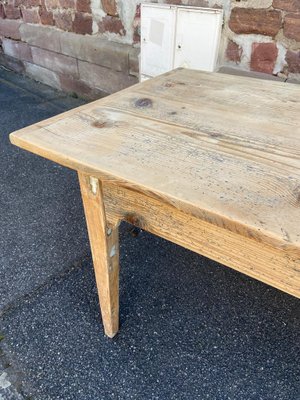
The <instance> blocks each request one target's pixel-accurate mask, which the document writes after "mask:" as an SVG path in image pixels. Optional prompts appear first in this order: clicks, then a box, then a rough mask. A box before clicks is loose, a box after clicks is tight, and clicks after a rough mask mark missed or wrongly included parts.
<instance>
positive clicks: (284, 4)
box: [273, 0, 300, 12]
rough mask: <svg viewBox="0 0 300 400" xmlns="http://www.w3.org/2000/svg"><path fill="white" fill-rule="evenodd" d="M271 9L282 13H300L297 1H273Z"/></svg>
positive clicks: (299, 4)
mask: <svg viewBox="0 0 300 400" xmlns="http://www.w3.org/2000/svg"><path fill="white" fill-rule="evenodd" d="M273 7H274V8H279V9H280V10H283V11H290V12H298V11H300V1H299V0H273Z"/></svg>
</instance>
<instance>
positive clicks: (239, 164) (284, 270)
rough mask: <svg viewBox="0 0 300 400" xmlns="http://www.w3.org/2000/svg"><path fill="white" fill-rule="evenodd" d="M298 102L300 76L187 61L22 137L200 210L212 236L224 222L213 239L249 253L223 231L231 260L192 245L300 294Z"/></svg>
mask: <svg viewBox="0 0 300 400" xmlns="http://www.w3.org/2000/svg"><path fill="white" fill-rule="evenodd" d="M299 102H300V88H299V86H297V85H292V84H289V85H288V84H284V83H279V82H269V81H261V80H256V79H249V78H245V77H237V76H229V75H223V74H210V73H203V72H199V71H191V70H184V69H179V70H176V71H173V72H171V73H167V74H165V75H163V76H160V77H158V78H155V79H154V80H151V81H147V82H144V83H142V84H138V85H135V86H133V87H131V88H128V89H126V90H124V91H122V92H119V93H117V94H115V95H112V96H109V97H107V98H105V99H102V100H98V101H96V102H94V103H91V104H88V105H85V106H82V107H80V108H78V109H76V110H72V111H69V112H67V113H65V114H62V115H60V116H56V117H54V118H51V119H49V120H46V121H43V122H41V123H38V124H36V125H34V126H32V127H28V128H25V129H23V130H21V131H18V132H15V133H13V134H11V141H12V142H13V143H14V144H16V145H18V146H20V147H23V148H25V149H27V150H29V151H32V152H34V153H37V154H39V155H41V156H44V157H46V158H49V159H51V160H53V161H56V162H58V163H61V164H63V165H65V166H68V167H70V168H73V169H75V170H79V171H81V172H84V173H85V174H89V175H92V176H95V177H97V178H99V179H101V180H102V181H103V182H104V183H107V182H110V183H113V184H114V185H116V186H117V187H122V188H123V189H124V190H125V189H126V190H127V189H128V190H130V193H132V191H134V192H136V193H141V194H142V195H146V196H147V197H148V198H149V202H150V203H151V201H153V200H157V201H159V202H160V204H161V207H165V211H166V213H168V212H169V213H170V212H171V211H170V210H173V211H174V212H175V211H178V212H179V214H180V218H181V216H182V214H181V213H185V214H186V215H187V216H186V223H187V224H189V222H190V221H193V224H194V221H195V219H199V220H200V221H201V224H200V225H201V227H202V228H199V229H200V230H201V229H203V234H205V233H207V229H215V236H214V238H215V239H213V240H217V238H219V237H220V235H221V236H222V234H223V235H224V236H226V237H227V236H228V235H229V236H230V235H231V234H232V235H233V236H234V237H235V238H238V239H237V240H238V241H239V243H242V242H243V240H244V243H245V248H241V249H240V252H239V251H237V249H236V248H233V247H232V246H236V245H237V243H238V242H232V241H230V240H229V239H228V240H227V239H226V241H225V240H224V242H223V244H222V246H220V253H222V252H223V254H224V257H223V258H222V257H221V255H220V254H219V255H217V253H218V252H217V250H216V251H215V250H214V251H211V252H210V251H208V250H207V251H206V250H205V245H204V244H203V245H201V246H199V245H198V244H197V246H195V248H194V247H193V246H191V245H187V244H186V247H189V248H191V249H193V250H195V251H199V252H201V253H202V254H205V255H208V256H209V257H211V258H214V259H216V260H218V261H221V262H223V263H224V264H226V265H228V266H232V267H234V268H236V269H239V270H241V271H243V272H245V273H247V274H249V275H251V276H255V277H257V278H258V279H261V280H262V281H264V282H267V283H270V284H272V285H274V286H276V287H278V288H280V289H282V290H285V291H287V292H288V293H291V294H293V295H295V296H300V272H299V269H300V217H299V216H300V113H299ZM104 187H105V184H104ZM132 201H134V202H136V201H137V197H135V198H132ZM150 203H149V204H150ZM126 204H127V205H128V203H127V202H126ZM121 210H122V207H121ZM142 211H143V210H142ZM142 211H139V213H141V212H142ZM146 211H147V210H144V212H145V214H147V213H146ZM122 212H123V211H122ZM122 212H121V211H120V215H122ZM179 214H178V215H179ZM147 215H148V214H147ZM147 218H148V217H147ZM178 218H179V217H178ZM199 223H200V222H199ZM205 224H208V225H205ZM146 226H148V225H147V224H146ZM149 226H151V229H150V230H152V231H153V232H154V233H158V234H162V233H161V232H159V231H158V228H157V224H155V226H156V228H155V229H154V228H152V223H149ZM192 226H194V225H191V227H192ZM191 227H190V229H191ZM208 227H209V228H208ZM175 228H176V227H174V229H175ZM176 229H177V228H176ZM176 229H175V230H176ZM187 229H188V228H187ZM176 232H177V231H176ZM207 234H208V233H207ZM176 235H177V233H176ZM174 236H175V233H174V235H173V233H172V232H170V233H169V235H168V237H167V236H165V237H167V238H168V239H170V240H173V241H176V240H175V239H174ZM229 236H228V237H229ZM204 237H205V236H204ZM230 237H231V236H230ZM206 240H207V245H208V239H207V238H206ZM203 243H205V240H204V242H203ZM225 243H226V244H225ZM181 244H183V245H185V242H184V241H182V243H181ZM248 244H249V246H248ZM215 246H216V249H217V244H216V245H215ZM226 246H228V248H227V251H225V250H226ZM247 246H248V247H247ZM255 249H257V254H256V255H255V254H254V255H253V254H251V255H250V253H251V252H255V251H256V250H255ZM265 250H266V251H269V255H268V256H263V257H262V258H261V260H265V261H264V262H262V261H260V257H259V254H260V252H262V253H263V252H264V251H265ZM225 253H226V255H225ZM238 253H239V255H238ZM279 254H281V255H279ZM241 258H243V259H244V261H243V263H240V265H239V262H238V261H237V259H241ZM247 258H248V259H249V258H251V260H252V261H251V262H250V261H249V268H247V266H246V263H245V260H247ZM255 260H257V264H256V265H257V267H256V272H255V273H253V272H251V268H255V263H256V261H255ZM250 264H251V265H250ZM259 270H261V274H260V273H259Z"/></svg>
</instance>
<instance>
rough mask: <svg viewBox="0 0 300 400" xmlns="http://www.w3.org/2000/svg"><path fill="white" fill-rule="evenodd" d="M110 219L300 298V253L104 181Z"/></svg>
mask: <svg viewBox="0 0 300 400" xmlns="http://www.w3.org/2000/svg"><path fill="white" fill-rule="evenodd" d="M103 198H104V202H105V204H106V212H107V215H108V216H109V218H110V220H112V221H115V223H117V221H120V220H125V221H127V222H129V223H131V224H133V225H135V226H138V227H140V228H142V229H144V230H146V231H148V232H151V233H154V234H155V235H158V236H160V237H163V238H165V239H167V240H170V241H172V242H174V243H177V244H179V245H180V246H183V247H186V248H188V249H190V250H192V251H195V252H196V253H198V254H202V255H204V256H206V257H209V258H212V259H213V260H216V261H218V262H220V263H222V264H224V265H226V266H228V267H231V268H234V269H236V270H238V271H240V272H243V273H244V274H247V275H249V276H251V277H253V278H256V279H258V280H260V281H262V282H265V283H267V284H269V285H272V286H274V287H276V288H278V289H281V290H283V291H285V292H287V293H289V294H291V295H294V296H296V297H300V256H299V254H294V253H293V252H290V251H285V250H279V249H275V248H274V247H272V246H268V245H266V244H264V243H257V242H256V241H254V240H253V239H250V238H245V237H243V236H241V235H238V234H236V233H233V232H230V231H228V230H227V229H224V228H220V227H217V226H215V225H213V224H210V223H208V222H206V221H203V220H201V219H199V218H195V217H193V216H192V215H187V214H186V213H184V212H182V211H180V210H178V209H177V208H176V207H174V206H171V205H169V204H166V203H162V202H161V201H160V200H157V199H155V198H152V197H150V196H149V195H145V194H144V193H138V192H136V191H134V190H131V189H128V188H125V187H122V186H120V185H115V184H114V183H112V182H109V181H107V182H103Z"/></svg>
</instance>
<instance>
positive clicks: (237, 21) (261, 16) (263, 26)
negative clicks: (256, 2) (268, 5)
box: [229, 7, 281, 37]
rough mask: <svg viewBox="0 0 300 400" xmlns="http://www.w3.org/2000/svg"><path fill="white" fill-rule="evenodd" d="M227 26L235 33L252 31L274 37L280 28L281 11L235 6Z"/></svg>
mask: <svg viewBox="0 0 300 400" xmlns="http://www.w3.org/2000/svg"><path fill="white" fill-rule="evenodd" d="M229 28H230V29H231V30H232V31H233V32H235V33H240V34H251V33H254V34H258V35H266V36H272V37H274V36H276V35H277V33H278V32H279V29H280V28H281V12H280V11H276V10H267V9H261V8H259V9H255V8H248V9H247V8H238V7H235V8H234V9H233V10H232V12H231V16H230V20H229Z"/></svg>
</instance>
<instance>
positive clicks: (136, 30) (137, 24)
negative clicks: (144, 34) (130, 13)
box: [133, 4, 141, 43]
mask: <svg viewBox="0 0 300 400" xmlns="http://www.w3.org/2000/svg"><path fill="white" fill-rule="evenodd" d="M140 40H141V5H140V4H138V5H137V6H136V10H135V16H134V20H133V43H139V42H140Z"/></svg>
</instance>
